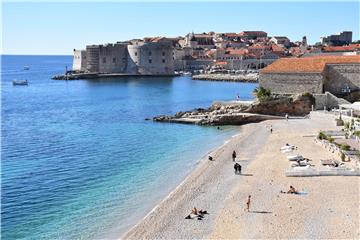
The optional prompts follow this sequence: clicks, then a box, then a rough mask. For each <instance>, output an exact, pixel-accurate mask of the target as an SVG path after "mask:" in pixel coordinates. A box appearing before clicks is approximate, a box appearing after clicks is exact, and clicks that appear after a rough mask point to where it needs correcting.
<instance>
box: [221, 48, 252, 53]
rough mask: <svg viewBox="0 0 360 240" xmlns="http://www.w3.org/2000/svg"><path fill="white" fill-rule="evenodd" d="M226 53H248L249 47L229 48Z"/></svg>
mask: <svg viewBox="0 0 360 240" xmlns="http://www.w3.org/2000/svg"><path fill="white" fill-rule="evenodd" d="M226 51H227V52H226V53H227V54H230V55H244V54H247V53H248V50H247V49H234V48H227V49H226Z"/></svg>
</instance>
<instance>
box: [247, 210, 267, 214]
mask: <svg viewBox="0 0 360 240" xmlns="http://www.w3.org/2000/svg"><path fill="white" fill-rule="evenodd" d="M250 213H262V214H267V213H272V212H268V211H250Z"/></svg>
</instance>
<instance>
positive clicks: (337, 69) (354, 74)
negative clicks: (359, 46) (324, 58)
mask: <svg viewBox="0 0 360 240" xmlns="http://www.w3.org/2000/svg"><path fill="white" fill-rule="evenodd" d="M324 74H325V81H324V90H325V91H328V92H331V93H333V94H335V95H342V94H343V93H344V91H345V90H346V89H348V90H351V91H358V90H360V64H355V63H354V64H327V65H326V68H325V71H324Z"/></svg>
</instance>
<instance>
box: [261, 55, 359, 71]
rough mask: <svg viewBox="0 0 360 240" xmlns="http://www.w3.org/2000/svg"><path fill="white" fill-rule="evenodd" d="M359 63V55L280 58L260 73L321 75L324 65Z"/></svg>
mask: <svg viewBox="0 0 360 240" xmlns="http://www.w3.org/2000/svg"><path fill="white" fill-rule="evenodd" d="M331 63H335V64H336V63H338V64H341V63H359V64H360V55H353V56H314V57H303V58H280V59H279V60H277V61H275V62H274V63H272V64H270V65H268V66H267V67H265V68H263V69H262V70H261V73H297V72H306V73H321V72H322V71H323V70H324V68H325V65H326V64H331Z"/></svg>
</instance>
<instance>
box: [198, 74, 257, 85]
mask: <svg viewBox="0 0 360 240" xmlns="http://www.w3.org/2000/svg"><path fill="white" fill-rule="evenodd" d="M192 79H193V80H203V81H224V82H250V83H257V82H258V79H259V74H257V73H250V74H235V75H234V74H198V75H193V76H192Z"/></svg>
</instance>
